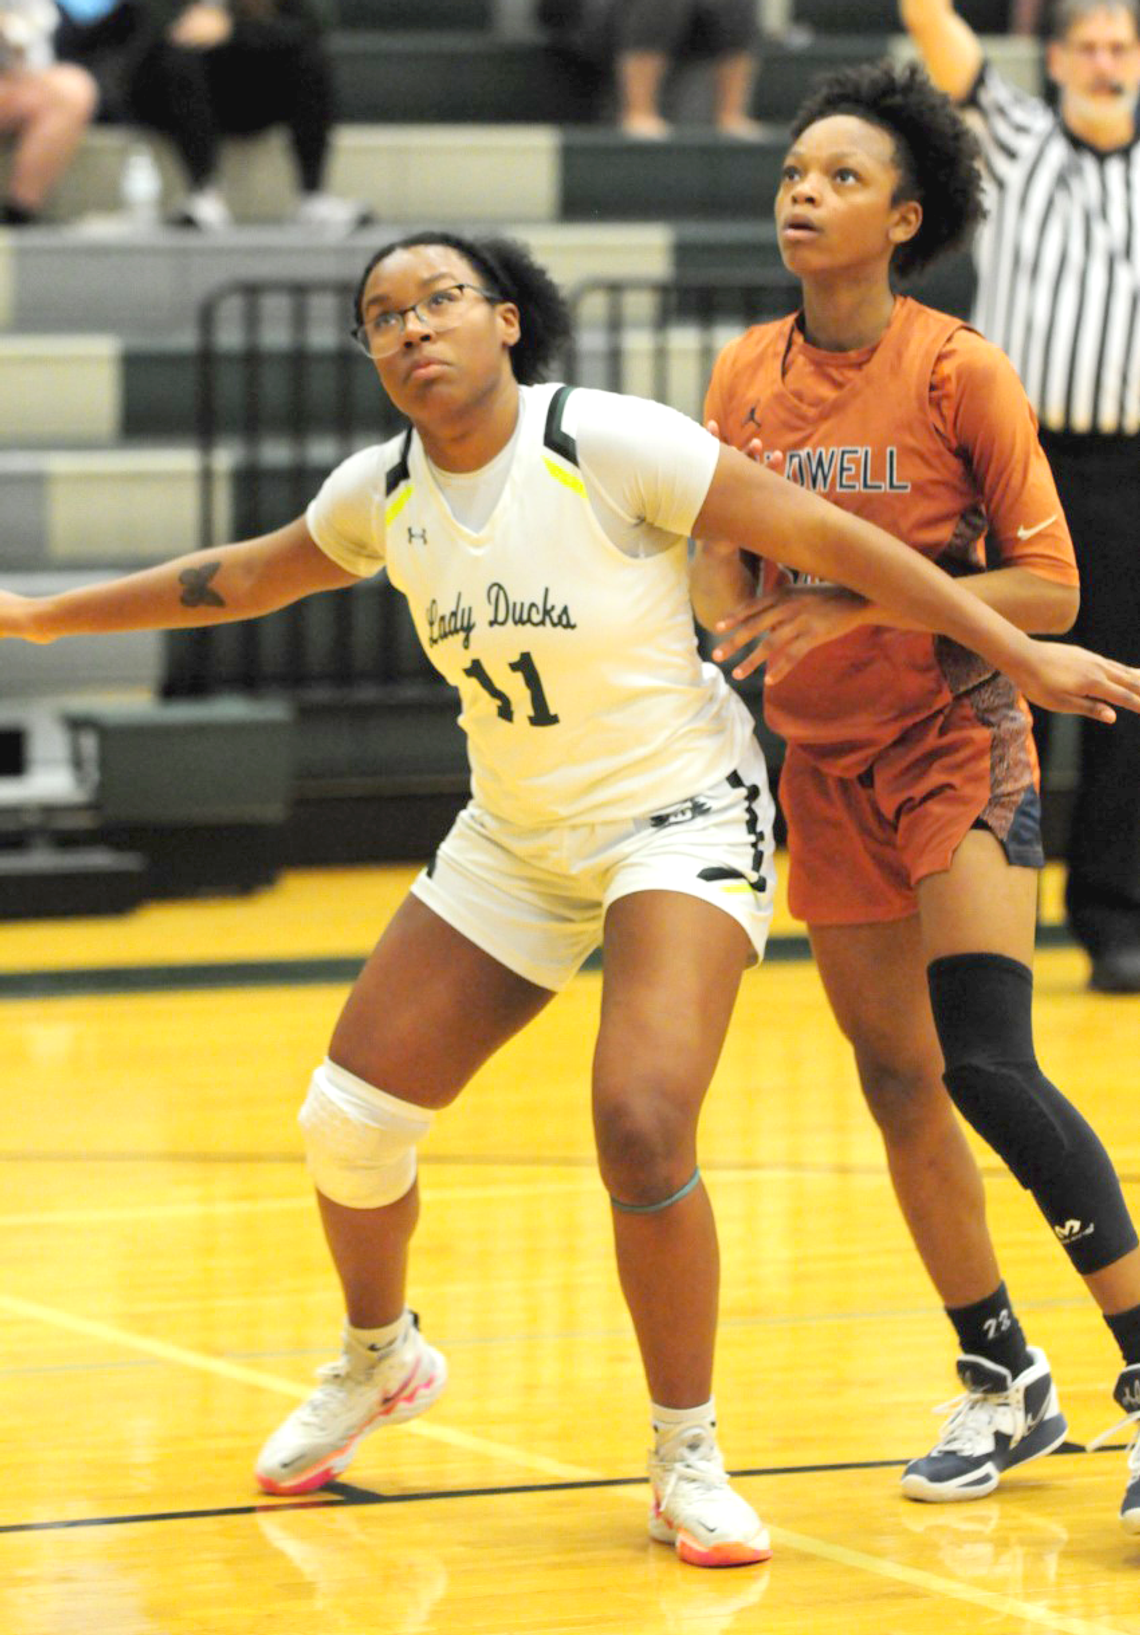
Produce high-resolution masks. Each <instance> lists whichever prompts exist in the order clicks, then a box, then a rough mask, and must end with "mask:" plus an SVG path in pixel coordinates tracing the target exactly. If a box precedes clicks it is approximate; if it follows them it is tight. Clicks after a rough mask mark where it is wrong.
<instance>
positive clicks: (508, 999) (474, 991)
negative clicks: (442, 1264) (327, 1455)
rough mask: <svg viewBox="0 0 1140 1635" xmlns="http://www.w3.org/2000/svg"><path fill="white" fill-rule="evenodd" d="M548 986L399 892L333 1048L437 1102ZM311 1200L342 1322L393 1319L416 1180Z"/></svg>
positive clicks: (396, 1091)
mask: <svg viewBox="0 0 1140 1635" xmlns="http://www.w3.org/2000/svg"><path fill="white" fill-rule="evenodd" d="M551 997H552V995H551V994H550V992H549V991H548V990H547V989H545V988H537V987H535V985H534V984H533V983H531V982H527V981H526V980H525V979H524V978H523V977H520V976H516V975H515V973H514V972H513V971H509V970H507V968H506V967H505V966H503V965H500V964H499V962H498V961H497V960H494V959H492V958H491V957H490V955H489V954H485V953H484V952H483V951H482V949H480V948H477V947H476V946H475V944H474V943H472V942H468V940H467V938H466V937H463V936H461V935H460V933H459V932H458V931H455V930H453V929H452V927H451V926H449V925H447V924H446V922H445V921H443V920H441V919H440V918H439V916H438V915H436V914H433V913H432V911H431V910H430V909H429V908H427V907H426V906H425V905H424V904H423V903H421V902H420V901H419V899H418V898H417V897H407V898H405V900H404V902H403V904H402V905H401V907H400V908H399V909H398V910H397V912H396V914H395V915H394V917H393V919H392V922H391V924H390V925H389V926H388V929H387V930H386V931H385V933H384V935H383V936H382V937H381V939H380V941H379V942H378V943H377V945H376V948H375V949H374V950H373V953H372V955H371V957H370V958H369V960H368V963H367V964H366V965H365V967H364V970H363V971H362V972H361V974H360V976H359V977H358V978H357V981H356V984H355V986H354V987H353V990H352V992H351V993H350V995H349V997H348V1000H347V1002H346V1004H345V1007H344V1010H343V1011H342V1012H341V1015H340V1019H339V1021H338V1022H337V1024H336V1028H335V1029H334V1031H333V1036H332V1041H331V1043H330V1045H329V1056H330V1058H331V1059H332V1061H334V1062H335V1063H336V1064H337V1066H339V1067H343V1068H346V1069H347V1071H348V1072H350V1073H354V1074H356V1076H357V1077H358V1078H361V1079H364V1080H365V1081H366V1083H368V1084H371V1085H373V1086H375V1087H376V1088H377V1089H379V1090H385V1091H387V1092H388V1094H389V1095H393V1096H398V1097H400V1099H401V1100H403V1101H409V1102H413V1103H415V1105H417V1106H419V1107H444V1106H446V1105H447V1104H448V1102H451V1101H454V1099H455V1097H456V1096H457V1095H458V1094H459V1092H460V1091H461V1090H462V1088H463V1086H464V1085H465V1084H466V1083H467V1081H468V1079H469V1078H470V1077H471V1076H472V1074H473V1073H474V1072H475V1071H476V1070H477V1069H478V1068H479V1067H480V1066H481V1065H482V1064H483V1062H485V1061H486V1060H487V1058H488V1057H489V1056H491V1055H492V1054H493V1053H494V1052H495V1051H496V1050H497V1049H498V1048H499V1046H500V1045H502V1044H505V1043H506V1041H507V1040H508V1039H509V1038H511V1036H512V1035H513V1034H515V1033H517V1032H518V1031H519V1029H520V1028H521V1027H523V1026H525V1024H526V1023H527V1022H529V1021H531V1020H532V1018H533V1017H535V1016H537V1015H538V1013H539V1011H540V1010H541V1009H542V1008H543V1006H544V1005H545V1004H546V1003H547V1001H548V1000H549V999H550V998H551ZM318 1202H319V1205H320V1210H321V1220H322V1223H323V1225H324V1229H325V1236H326V1238H327V1239H328V1245H329V1249H330V1251H331V1253H332V1257H333V1261H334V1264H335V1265H336V1269H337V1273H338V1275H339V1277H340V1280H341V1284H342V1286H343V1289H344V1296H345V1304H346V1309H347V1312H348V1319H349V1322H350V1323H352V1324H353V1325H354V1326H355V1327H358V1328H379V1327H381V1326H382V1325H384V1324H386V1323H390V1322H394V1321H395V1319H396V1318H397V1317H398V1316H399V1315H400V1313H401V1311H402V1310H403V1309H404V1304H405V1283H406V1277H407V1262H408V1245H409V1243H410V1241H411V1236H412V1233H413V1231H414V1230H415V1226H416V1221H417V1219H418V1216H419V1190H418V1188H417V1187H415V1186H413V1187H412V1190H411V1191H410V1192H408V1193H406V1194H405V1195H404V1197H402V1198H399V1199H397V1200H396V1202H395V1203H391V1204H386V1205H385V1206H384V1207H383V1208H381V1209H349V1208H346V1207H345V1206H344V1205H343V1204H338V1203H334V1202H332V1200H330V1199H328V1198H325V1197H322V1196H321V1195H320V1194H318Z"/></svg>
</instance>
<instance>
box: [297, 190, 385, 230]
mask: <svg viewBox="0 0 1140 1635" xmlns="http://www.w3.org/2000/svg"><path fill="white" fill-rule="evenodd" d="M295 219H296V222H297V225H298V226H299V227H311V228H313V229H314V230H315V231H316V232H319V233H354V232H355V231H356V229H357V228H358V227H369V226H371V225H372V223H373V222H374V221H375V220H376V217H375V216H374V215H373V214H372V211H371V210H370V209H369V208H368V206H367V205H366V204H361V202H360V201H359V199H340V198H338V197H337V196H336V194H335V193H306V194H305V196H304V197H303V198H302V200H301V202H300V204H298V206H297V214H296V218H295Z"/></svg>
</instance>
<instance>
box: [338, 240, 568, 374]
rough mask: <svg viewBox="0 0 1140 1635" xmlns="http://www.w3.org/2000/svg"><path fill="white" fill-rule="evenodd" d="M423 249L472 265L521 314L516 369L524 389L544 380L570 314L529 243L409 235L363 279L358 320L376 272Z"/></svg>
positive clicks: (387, 249)
mask: <svg viewBox="0 0 1140 1635" xmlns="http://www.w3.org/2000/svg"><path fill="white" fill-rule="evenodd" d="M417 244H443V245H446V247H447V248H448V249H450V250H458V252H459V254H460V255H461V256H463V257H464V258H465V259H466V260H467V261H469V262H470V263H471V265H472V267H474V269H475V271H476V272H477V273H478V274H479V276H480V277H481V278H482V280H483V282H484V284H485V286H486V289H487V293H488V294H490V295H494V296H497V297H498V298H499V299H500V300H503V301H510V302H513V304H514V305H515V306H516V307H518V309H519V338H518V340H517V341H516V342H515V344H514V346H512V348H511V368H512V369H513V371H514V375H515V379H516V380H517V381H518V382H519V384H520V385H522V386H533V385H534V383H535V381H539V380H542V379H543V378H544V375H545V372H546V369H547V367H548V365H549V364H550V363H551V362H552V361H553V359H554V357H555V356H556V354H557V353H558V351H559V350H560V348H561V347H563V346H564V345H565V344H566V342H567V341H568V340H569V338H570V331H571V322H570V309H569V307H568V306H567V305H566V300H565V297H564V296H563V294H562V291H561V290H560V289H559V288H558V285H557V284H556V283H555V282H554V280H553V278H551V276H550V274H549V273H548V272H547V271H546V268H545V267H540V266H539V264H538V262H537V261H535V259H534V257H533V256H532V255H531V253H530V251H529V250H528V249H527V247H526V245H525V244H520V243H519V242H518V240H517V239H513V238H464V237H462V236H461V235H460V234H459V233H449V232H446V231H442V230H441V231H440V232H430V231H429V232H422V233H409V234H408V236H407V237H406V238H398V239H394V240H393V241H392V243H391V244H385V245H384V246H383V248H382V249H379V250H377V252H376V254H375V255H374V256H373V257H372V259H371V261H370V262H369V263H368V265H367V267H365V269H364V271H363V273H362V274H361V276H360V282H359V284H358V285H357V286H356V298H355V300H354V302H353V306H354V309H355V312H356V321H357V323H359V322H360V321H361V319H362V317H363V313H362V312H361V302H362V301H363V299H364V290H365V286H366V285H367V283H368V279H369V275H370V274H371V272H372V269H373V268H374V267H376V266H378V265H379V263H380V262H381V261H384V260H386V259H387V257H388V256H390V255H392V254H393V252H394V251H396V250H408V249H412V248H413V247H414V246H415V245H417Z"/></svg>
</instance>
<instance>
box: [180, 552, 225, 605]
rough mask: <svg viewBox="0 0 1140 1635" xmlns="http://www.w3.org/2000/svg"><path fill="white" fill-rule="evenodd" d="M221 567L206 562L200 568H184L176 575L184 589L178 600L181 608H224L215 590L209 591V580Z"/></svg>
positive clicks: (223, 603) (222, 601) (217, 563)
mask: <svg viewBox="0 0 1140 1635" xmlns="http://www.w3.org/2000/svg"><path fill="white" fill-rule="evenodd" d="M221 565H222V564H221V563H220V562H207V563H206V564H205V566H204V567H201V568H185V569H184V570H183V571H182V573H180V574H179V575H178V578H179V581H180V582H181V583H182V584H183V585H185V587H186V589H185V590H184V591H183V592H182V596H181V598H180V599H181V602H182V606H183V607H225V605H226V604H225V601H224V599H223V598H222V597H221V596H219V595H218V593H217V591H216V590H211V589H210V580H211V579H212V578H213V577H214V575H215V574H216V573H217V571H218V569H219V568H220V567H221Z"/></svg>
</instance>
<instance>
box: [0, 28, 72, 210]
mask: <svg viewBox="0 0 1140 1635" xmlns="http://www.w3.org/2000/svg"><path fill="white" fill-rule="evenodd" d="M58 20H59V14H58V13H57V11H56V9H55V6H54V5H53V4H52V3H51V0H0V133H3V134H4V135H5V136H8V135H11V136H14V137H15V152H14V154H13V156H12V162H11V167H10V170H9V175H8V187H7V194H6V197H5V199H4V202H3V204H0V224H2V225H3V226H6V227H24V226H27V225H28V224H29V223H30V222H34V221H35V220H36V219H37V217H38V216H39V214H40V211H41V209H42V208H43V205H44V202H45V201H46V199H47V197H48V195H49V194H50V193H51V191H52V189H53V188H54V187H55V184H56V183H57V182H58V181H59V179H60V177H61V176H62V175H63V172H64V171H65V170H66V169H67V166H68V164H69V162H70V160H71V157H72V155H73V154H74V152H75V150H76V148H77V147H78V146H79V143H80V142H81V140H82V138H83V133H84V131H85V130H86V129H87V126H88V125H89V124H90V122H91V119H92V116H93V115H94V112H95V103H96V92H95V82H94V81H93V80H92V78H91V76H90V74H88V73H86V72H84V70H83V69H82V68H77V67H75V66H74V65H73V64H70V63H58V62H56V61H55V54H54V51H53V48H52V36H53V34H54V33H55V28H56V24H57V22H58Z"/></svg>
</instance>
